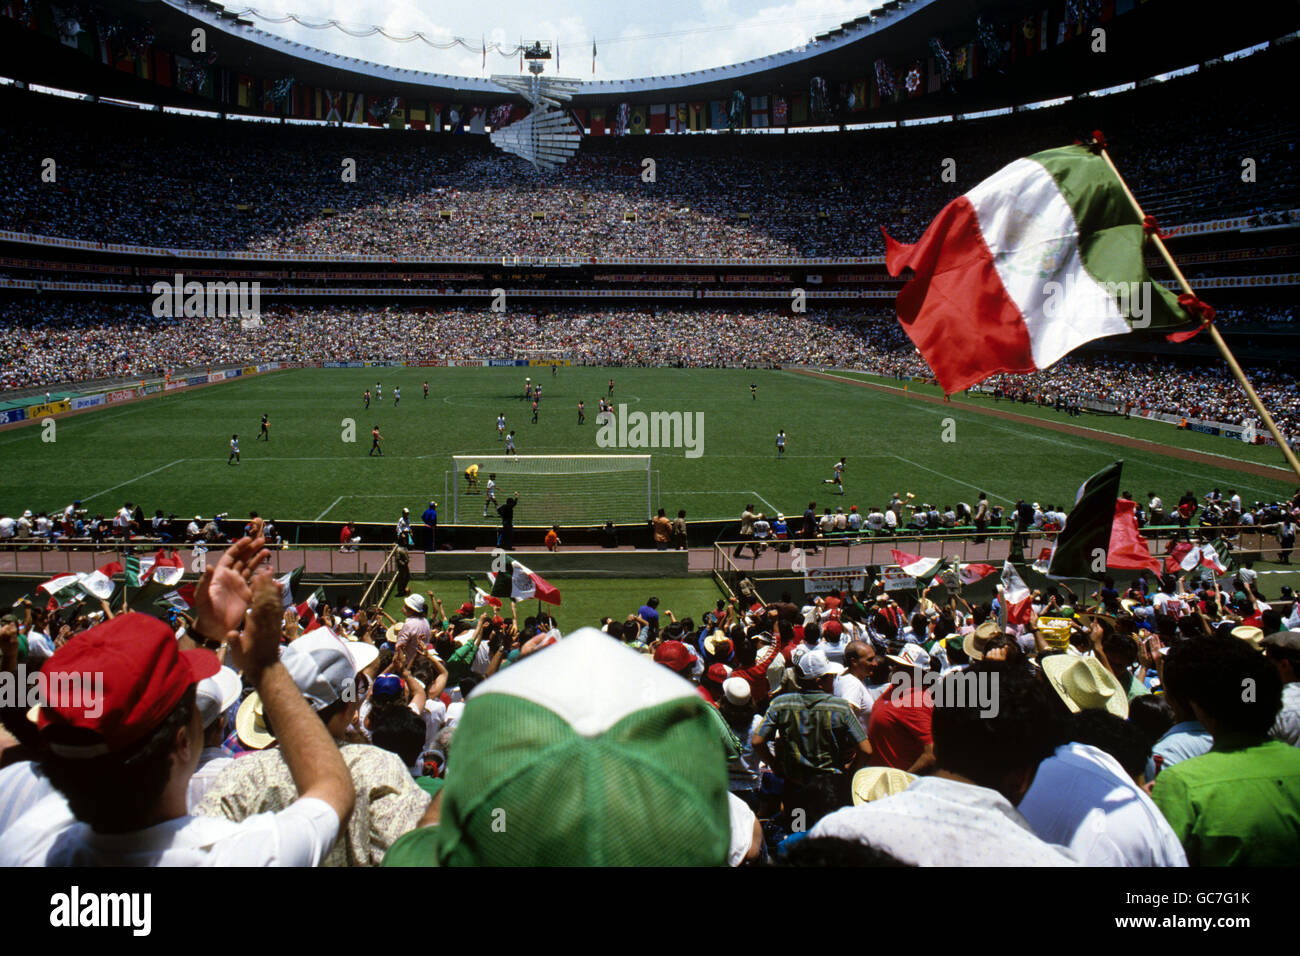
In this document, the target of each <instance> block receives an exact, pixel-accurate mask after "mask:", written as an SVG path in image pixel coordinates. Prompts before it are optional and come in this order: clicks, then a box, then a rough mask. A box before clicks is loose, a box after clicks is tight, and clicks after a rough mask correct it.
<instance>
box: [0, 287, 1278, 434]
mask: <svg viewBox="0 0 1300 956" xmlns="http://www.w3.org/2000/svg"><path fill="white" fill-rule="evenodd" d="M0 328H4V329H6V330H7V331H8V347H7V349H6V351H5V353H4V354H3V355H2V356H0V388H4V389H31V388H38V387H43V386H50V385H61V384H67V383H74V382H79V381H96V380H105V379H121V378H132V377H141V376H149V375H161V374H163V373H164V372H166V371H174V370H184V369H192V368H198V369H204V368H211V367H218V366H221V365H224V364H231V365H242V364H248V363H261V362H271V361H286V362H350V361H364V360H403V359H405V360H424V359H451V360H462V359H476V358H491V357H516V356H518V355H520V354H522V353H523V352H525V351H532V350H537V351H552V352H556V353H560V354H564V355H568V356H570V357H572V359H573V360H575V361H577V362H579V363H582V364H589V365H622V366H633V365H644V366H670V365H681V366H685V367H695V368H708V367H715V366H726V365H742V364H750V365H767V364H776V365H817V366H824V367H830V368H852V369H860V370H863V371H869V372H875V373H877V374H881V375H886V376H891V377H895V378H898V377H918V378H925V379H928V378H931V377H932V373H931V372H930V370H929V367H928V366H927V365H926V363H925V361H924V359H922V358H921V356H920V354H919V353H918V352H917V351H916V350H915V349H914V348H913V347H912V346H911V343H910V342H909V341H908V339H907V336H906V335H905V334H904V332H903V330H902V328H901V327H900V326H899V325H898V323H897V321H896V320H895V319H894V318H893V317H892V316H890V315H888V314H883V313H877V314H864V313H863V312H862V311H861V310H859V309H849V308H844V309H813V310H812V311H809V312H806V313H802V314H798V313H790V312H788V311H784V310H778V309H726V310H722V309H680V308H676V309H655V310H650V309H644V308H629V307H626V306H616V307H612V308H600V309H593V308H590V307H583V308H572V309H560V310H555V311H546V312H541V311H534V310H531V309H530V310H524V311H507V312H506V313H504V314H489V313H487V312H486V311H484V310H482V309H466V308H452V309H445V308H444V309H421V310H416V309H410V308H394V307H386V308H380V307H373V308H366V307H360V306H342V307H339V306H332V307H323V306H321V307H312V308H304V307H277V308H274V309H271V310H268V311H267V312H265V313H263V316H262V322H261V325H260V326H258V327H254V328H244V327H242V326H241V324H240V320H239V319H236V318H230V319H197V320H196V319H158V318H154V317H153V316H152V315H150V314H148V311H147V308H146V307H145V306H141V305H139V304H130V303H104V302H85V301H80V300H73V299H61V298H58V297H53V296H45V297H41V298H40V299H17V300H11V301H9V302H4V303H0ZM182 328H183V330H184V331H183V334H178V330H180V329H182ZM1170 367H1171V366H1170V363H1169V362H1168V360H1167V359H1163V358H1159V357H1155V356H1152V357H1150V358H1148V359H1146V360H1143V361H1138V360H1124V359H1115V358H1107V357H1104V356H1101V355H1098V354H1095V353H1089V352H1081V353H1076V354H1075V355H1074V356H1071V357H1069V358H1066V359H1063V360H1062V361H1060V362H1058V363H1057V364H1056V365H1054V366H1053V367H1052V368H1050V369H1048V370H1046V371H1043V372H1035V373H1033V374H1032V375H1027V376H995V377H994V378H992V379H989V380H988V381H987V382H986V383H985V384H984V387H985V388H986V389H987V390H989V391H990V392H992V391H994V390H997V391H998V392H999V393H1000V395H999V397H1002V396H1006V397H1008V398H1010V399H1012V400H1021V399H1022V400H1025V401H1030V402H1035V403H1039V401H1040V398H1041V400H1042V403H1044V404H1048V405H1054V404H1057V403H1067V404H1077V405H1082V404H1083V403H1087V402H1107V403H1111V404H1116V405H1120V406H1121V409H1120V410H1121V412H1123V411H1125V410H1127V411H1129V412H1130V413H1131V412H1138V411H1142V410H1154V411H1157V412H1162V413H1167V414H1171V415H1179V416H1183V417H1187V418H1189V419H1208V420H1211V421H1217V422H1222V423H1225V424H1244V423H1245V422H1247V421H1251V420H1254V416H1253V414H1252V411H1251V409H1250V407H1249V405H1248V403H1247V402H1246V400H1245V398H1244V397H1243V396H1242V394H1241V392H1240V389H1239V388H1238V387H1237V385H1236V383H1235V381H1234V380H1233V379H1232V378H1231V376H1230V375H1229V373H1228V372H1227V370H1226V369H1225V368H1224V367H1222V366H1221V365H1219V364H1211V365H1207V366H1194V365H1190V364H1188V363H1182V365H1181V366H1180V369H1181V372H1182V373H1183V374H1179V375H1170V374H1169V370H1170ZM1250 374H1251V376H1252V379H1253V384H1254V385H1255V388H1256V390H1257V391H1258V392H1259V394H1260V397H1261V398H1262V399H1263V401H1264V403H1265V405H1266V407H1268V408H1269V409H1270V411H1271V412H1272V413H1273V415H1274V417H1275V418H1276V420H1277V422H1278V424H1279V427H1280V428H1281V429H1282V430H1283V433H1284V434H1287V435H1296V434H1300V387H1298V386H1297V384H1296V380H1295V377H1294V376H1293V375H1292V374H1291V373H1290V372H1289V371H1287V370H1286V369H1276V368H1272V367H1267V366H1260V367H1255V368H1251V369H1250ZM1255 425H1256V428H1257V430H1258V431H1260V432H1262V431H1263V429H1262V427H1261V426H1260V425H1259V423H1258V422H1257V421H1256V422H1255Z"/></svg>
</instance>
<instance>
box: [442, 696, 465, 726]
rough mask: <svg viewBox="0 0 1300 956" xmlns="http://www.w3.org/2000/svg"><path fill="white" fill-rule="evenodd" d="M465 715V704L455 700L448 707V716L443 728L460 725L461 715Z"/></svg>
mask: <svg viewBox="0 0 1300 956" xmlns="http://www.w3.org/2000/svg"><path fill="white" fill-rule="evenodd" d="M463 713H465V702H464V701H463V700H453V701H452V702H451V703H450V704H448V705H447V716H446V717H444V718H443V720H442V726H444V727H455V726H456V725H457V724H458V723H460V715H461V714H463Z"/></svg>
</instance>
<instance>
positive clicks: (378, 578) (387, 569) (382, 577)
mask: <svg viewBox="0 0 1300 956" xmlns="http://www.w3.org/2000/svg"><path fill="white" fill-rule="evenodd" d="M397 549H398V546H397V545H393V546H392V548H390V549H389V551H388V554H387V555H386V556H385V557H384V563H383V565H382V566H381V567H380V569H379V571H378V572H377V573H376V574H375V576H374V577H373V578H371V579H370V584H368V585H367V586H366V590H365V593H364V594H362V595H361V601H360V603H358V604H357V607H361V608H366V607H370V605H371V604H372V603H373V604H378V605H379V606H380V607H383V606H384V603H385V602H386V601H387V600H388V595H389V593H390V592H391V591H392V590H393V584H394V583H396V581H397ZM381 589H382V592H381ZM376 594H378V595H379V598H378V600H372V598H374V596H375V595H376Z"/></svg>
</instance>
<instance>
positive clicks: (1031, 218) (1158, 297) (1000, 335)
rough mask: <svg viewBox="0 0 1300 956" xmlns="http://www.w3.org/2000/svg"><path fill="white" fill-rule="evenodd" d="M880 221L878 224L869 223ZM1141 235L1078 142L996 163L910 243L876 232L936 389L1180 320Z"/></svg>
mask: <svg viewBox="0 0 1300 956" xmlns="http://www.w3.org/2000/svg"><path fill="white" fill-rule="evenodd" d="M881 231H882V232H884V230H883V229H882V230H881ZM1145 241H1146V235H1145V232H1144V228H1143V223H1142V220H1141V219H1139V218H1138V214H1137V212H1136V210H1135V209H1134V208H1133V204H1132V203H1131V202H1129V200H1128V197H1127V196H1126V194H1125V192H1124V188H1123V184H1122V183H1121V181H1120V179H1119V177H1118V176H1117V175H1116V174H1115V172H1114V171H1113V170H1112V169H1111V168H1110V166H1109V165H1108V164H1107V162H1106V160H1105V158H1104V157H1102V156H1101V155H1099V154H1098V153H1094V152H1093V151H1092V149H1091V148H1090V147H1088V146H1066V147H1064V148H1062V149H1051V150H1047V151H1045V152H1041V153H1035V154H1034V155H1033V156H1030V157H1028V158H1025V159H1018V160H1016V161H1015V162H1013V163H1011V164H1010V165H1009V166H1005V167H1003V168H1002V169H1001V170H999V171H998V172H996V173H994V174H993V175H992V176H990V177H989V178H988V179H986V180H984V181H983V182H982V183H980V184H979V185H977V186H976V187H975V188H974V189H972V190H971V191H970V192H968V193H966V194H965V195H963V196H959V197H958V198H957V199H954V200H953V201H952V202H950V203H949V204H948V205H947V206H945V207H944V208H943V210H942V211H940V213H939V215H938V216H937V217H935V219H934V221H933V222H932V223H931V224H930V226H929V228H928V229H926V231H925V234H924V235H923V236H922V237H921V239H920V241H919V242H916V243H914V244H912V245H906V244H903V243H899V242H896V241H895V240H894V239H892V238H891V237H890V236H889V234H888V233H885V248H886V253H885V261H886V266H887V268H888V270H889V273H890V275H893V276H897V275H900V274H901V273H902V271H903V270H904V269H908V268H910V269H911V270H912V271H913V272H914V275H913V277H912V278H911V279H910V280H909V281H908V283H907V285H905V286H904V287H903V289H902V291H901V292H899V294H898V299H897V302H896V309H897V313H898V320H899V322H900V323H901V324H902V326H903V330H904V331H905V332H906V333H907V335H908V337H909V338H911V340H912V342H913V343H914V344H915V345H916V347H917V349H918V350H919V351H920V352H921V354H922V356H924V358H925V360H926V362H928V363H929V365H930V368H931V369H932V370H933V371H934V373H935V376H936V378H938V380H939V385H940V386H941V387H942V388H943V390H944V392H946V393H948V394H952V393H954V392H959V391H961V390H963V389H965V388H969V387H970V386H972V385H975V384H977V383H979V382H982V381H983V380H984V379H986V378H988V377H989V376H990V375H996V374H998V373H999V372H1017V373H1020V372H1033V371H1038V370H1041V369H1045V368H1047V367H1049V366H1050V365H1052V363H1054V362H1056V361H1057V360H1058V359H1060V358H1061V357H1062V356H1064V355H1066V354H1068V353H1069V352H1071V351H1073V350H1074V349H1075V348H1077V347H1078V346H1080V345H1082V344H1083V343H1085V342H1090V341H1092V340H1094V339H1098V338H1102V337H1105V336H1109V335H1123V334H1127V333H1128V332H1130V331H1132V330H1133V329H1135V328H1152V329H1159V330H1171V329H1174V328H1176V327H1185V326H1187V325H1188V323H1189V316H1188V314H1187V313H1186V312H1184V311H1183V310H1182V308H1181V307H1180V306H1179V304H1178V297H1177V296H1176V295H1174V294H1173V293H1172V292H1170V291H1169V290H1168V289H1166V288H1165V287H1164V286H1162V285H1160V284H1159V283H1157V282H1156V281H1155V280H1153V279H1152V278H1151V274H1150V273H1149V272H1148V271H1147V268H1146V264H1145V263H1144V261H1143V249H1144V244H1145Z"/></svg>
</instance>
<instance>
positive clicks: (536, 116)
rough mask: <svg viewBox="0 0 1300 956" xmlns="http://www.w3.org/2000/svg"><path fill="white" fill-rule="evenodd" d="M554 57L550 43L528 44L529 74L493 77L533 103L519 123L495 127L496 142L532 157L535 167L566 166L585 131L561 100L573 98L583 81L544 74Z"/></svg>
mask: <svg viewBox="0 0 1300 956" xmlns="http://www.w3.org/2000/svg"><path fill="white" fill-rule="evenodd" d="M550 58H551V46H550V44H549V43H542V42H541V41H538V42H535V43H534V44H533V45H532V46H530V47H525V48H524V59H525V60H527V61H528V73H529V75H528V76H527V77H515V76H493V77H492V82H493V83H495V84H497V85H498V86H501V87H504V88H506V89H507V90H510V91H511V92H513V93H518V94H520V95H521V96H523V98H524V99H526V100H528V102H530V103H532V104H533V109H532V112H531V113H529V114H528V115H527V116H526V117H524V118H523V119H522V120H520V121H519V122H518V123H512V124H511V125H509V126H506V127H504V128H502V129H494V130H493V131H492V137H491V138H492V142H493V143H494V144H495V145H496V146H497V147H498V148H500V149H502V150H504V151H505V152H507V153H513V154H514V155H516V156H521V157H523V158H524V159H526V160H528V162H530V163H532V164H533V168H535V169H538V168H540V169H555V168H556V167H558V166H563V165H564V164H565V163H566V162H568V160H569V158H570V157H571V156H573V154H574V153H576V152H577V151H578V143H579V141H580V140H581V139H582V132H581V131H580V130H578V129H577V128H576V127H575V126H574V123H573V121H572V120H571V119H570V118H569V115H568V114H567V113H566V112H565V111H564V110H563V109H562V108H561V104H563V103H567V102H568V101H569V100H571V99H573V94H574V92H575V91H576V90H577V89H578V87H579V85H580V84H581V81H579V80H569V79H562V78H560V77H554V78H551V77H543V76H542V72H543V71H544V70H545V69H546V66H545V61H546V60H549V59H550Z"/></svg>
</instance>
